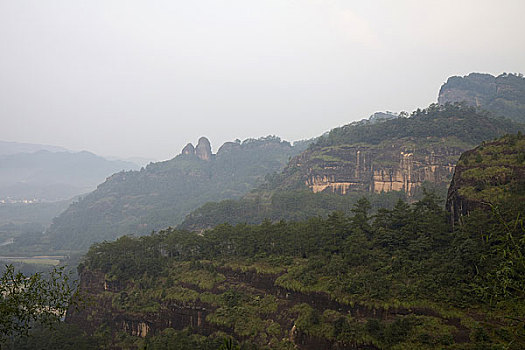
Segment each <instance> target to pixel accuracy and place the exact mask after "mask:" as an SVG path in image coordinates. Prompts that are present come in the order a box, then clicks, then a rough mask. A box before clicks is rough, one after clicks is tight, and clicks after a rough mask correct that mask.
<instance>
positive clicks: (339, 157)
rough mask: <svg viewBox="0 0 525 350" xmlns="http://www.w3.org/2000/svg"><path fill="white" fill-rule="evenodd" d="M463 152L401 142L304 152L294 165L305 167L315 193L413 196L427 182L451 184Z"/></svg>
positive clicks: (306, 179)
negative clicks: (384, 146) (401, 193)
mask: <svg viewBox="0 0 525 350" xmlns="http://www.w3.org/2000/svg"><path fill="white" fill-rule="evenodd" d="M462 151H463V150H462V149H460V148H457V147H447V146H444V145H440V144H437V143H436V144H435V145H432V146H431V147H426V148H423V147H421V148H413V147H410V146H408V145H404V144H402V143H398V144H392V145H390V147H387V148H381V147H366V146H339V147H330V148H326V149H323V150H321V151H319V152H317V154H308V153H305V154H303V155H302V157H300V158H297V159H296V162H295V166H296V167H299V168H302V171H304V182H305V184H306V185H307V186H308V187H309V188H310V189H311V190H312V191H313V192H321V191H331V192H334V193H338V194H343V195H344V194H347V193H349V192H375V193H380V192H389V191H405V192H406V193H407V195H408V196H409V197H410V196H413V195H414V194H415V193H416V191H417V189H418V188H419V187H421V186H422V185H423V183H424V182H426V181H428V182H431V183H434V184H438V185H439V184H443V185H446V184H448V183H449V182H450V179H451V178H452V174H453V171H454V166H455V164H456V161H457V159H459V156H460V154H461V152H462Z"/></svg>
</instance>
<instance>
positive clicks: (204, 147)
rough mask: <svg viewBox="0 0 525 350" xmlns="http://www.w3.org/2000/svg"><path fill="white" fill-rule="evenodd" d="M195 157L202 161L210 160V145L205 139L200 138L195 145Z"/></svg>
mask: <svg viewBox="0 0 525 350" xmlns="http://www.w3.org/2000/svg"><path fill="white" fill-rule="evenodd" d="M195 155H196V156H197V157H198V158H199V159H202V160H210V159H211V157H212V154H211V144H210V141H209V140H208V139H207V138H205V137H201V138H200V139H199V143H198V144H197V147H195Z"/></svg>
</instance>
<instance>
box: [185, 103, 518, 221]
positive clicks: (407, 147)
mask: <svg viewBox="0 0 525 350" xmlns="http://www.w3.org/2000/svg"><path fill="white" fill-rule="evenodd" d="M518 130H523V131H525V126H524V125H523V124H518V123H516V122H512V121H510V120H507V119H503V118H494V117H493V116H491V115H490V114H488V113H486V112H480V111H479V110H476V109H475V108H472V107H468V106H464V105H461V104H453V105H451V104H447V105H442V106H438V105H435V104H433V105H431V106H429V107H428V108H427V109H424V110H419V109H418V110H417V111H415V112H414V113H412V115H411V116H410V117H398V118H395V119H389V120H386V121H382V122H377V123H360V122H359V123H352V124H348V125H345V126H343V127H340V128H335V129H333V130H332V131H330V133H328V134H327V135H323V136H321V137H319V138H318V139H317V141H316V142H314V143H312V144H311V145H310V146H309V148H308V150H307V151H306V152H304V153H303V154H301V155H300V156H299V157H295V158H294V159H292V160H291V161H290V163H289V164H288V166H287V167H286V168H285V169H284V170H283V172H282V173H280V174H273V175H271V176H267V177H266V182H265V183H264V184H262V185H261V186H259V187H258V188H257V189H256V190H254V191H252V192H251V193H249V194H247V195H245V196H244V197H243V198H241V199H239V200H232V199H230V200H225V201H222V202H218V203H207V204H205V205H204V206H202V207H200V208H199V209H197V210H195V211H193V212H192V213H191V214H190V215H188V216H187V217H186V219H185V220H184V221H183V223H182V224H181V225H180V226H179V228H181V229H189V230H202V229H207V228H211V227H214V226H216V225H219V224H222V223H225V222H227V223H230V224H238V223H249V224H259V223H261V222H263V220H264V219H265V218H269V219H271V220H272V221H276V220H289V221H297V220H306V219H308V218H311V217H314V216H322V217H326V216H327V215H329V214H330V213H331V212H333V211H342V212H345V213H349V211H350V208H351V207H352V205H353V204H354V203H355V202H356V201H357V199H358V198H360V197H361V196H363V195H365V196H366V197H367V198H368V199H369V201H370V202H371V203H372V206H373V208H374V209H377V208H381V207H384V208H389V209H391V208H392V207H393V206H394V205H395V203H396V202H397V200H398V199H400V198H401V199H404V200H407V199H409V200H411V201H414V200H418V199H421V198H422V195H423V187H426V188H427V189H428V188H432V189H433V190H435V191H436V192H437V193H439V194H440V195H441V196H443V197H445V195H446V192H447V188H448V185H449V183H450V180H451V178H452V173H451V172H449V171H448V170H442V173H441V175H439V176H436V177H435V178H432V177H429V179H432V181H430V180H429V181H426V182H425V183H424V184H423V185H424V186H420V187H417V188H416V189H415V190H413V193H411V195H412V197H411V198H407V197H406V194H405V193H404V192H388V193H382V194H381V193H377V194H374V193H370V192H369V190H370V188H371V184H370V182H371V179H372V176H373V173H372V171H371V169H373V170H378V171H384V172H385V173H386V174H387V175H388V174H390V173H392V174H395V173H396V171H405V170H404V169H401V168H400V153H401V152H404V153H412V154H413V159H414V164H416V165H417V164H419V165H420V166H421V170H419V171H420V172H419V173H418V174H420V175H419V176H420V177H423V175H424V174H425V172H426V171H428V169H425V168H424V167H425V166H428V165H432V166H434V167H436V165H441V166H444V167H445V168H446V169H448V167H453V166H454V165H455V164H456V162H457V161H458V159H459V156H460V155H461V153H462V152H464V151H467V150H469V149H471V148H473V147H475V146H477V145H478V144H479V143H481V142H483V141H485V140H492V139H494V138H496V137H500V136H502V135H504V134H506V133H509V132H516V131H518ZM357 151H360V152H361V154H362V158H361V161H362V162H363V164H362V169H361V172H360V173H359V174H358V175H353V176H354V178H353V181H356V182H359V183H360V185H359V186H356V187H355V189H352V190H350V191H348V192H347V193H346V194H345V195H344V196H341V195H339V194H334V193H331V192H330V191H329V190H326V191H324V192H322V193H312V191H311V190H310V189H309V188H308V187H307V185H306V183H307V181H308V180H309V179H311V178H312V177H314V176H317V175H318V176H320V177H321V178H322V177H323V176H325V175H328V176H330V175H334V176H340V177H343V178H345V177H348V176H349V175H348V174H355V173H356V168H355V165H353V164H355V163H356V162H357V158H356V156H355V154H356V152H357ZM495 154H499V152H498V151H497V150H495ZM363 157H364V158H363ZM501 157H505V155H504V154H502V155H501ZM364 159H368V160H367V162H368V163H366V166H365V163H364V162H365V160H364ZM494 161H497V160H496V159H494ZM416 165H415V166H416ZM412 171H413V172H415V171H417V170H416V169H415V168H413V169H412ZM416 177H417V176H416ZM386 178H387V179H388V176H386Z"/></svg>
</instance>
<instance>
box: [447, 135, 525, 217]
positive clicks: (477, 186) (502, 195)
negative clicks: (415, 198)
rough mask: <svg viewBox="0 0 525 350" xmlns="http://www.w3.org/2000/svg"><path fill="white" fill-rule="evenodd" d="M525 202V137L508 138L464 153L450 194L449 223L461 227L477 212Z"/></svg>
mask: <svg viewBox="0 0 525 350" xmlns="http://www.w3.org/2000/svg"><path fill="white" fill-rule="evenodd" d="M523 202H525V137H524V136H523V135H522V134H521V133H519V134H517V135H507V136H505V137H503V138H501V139H498V140H496V141H493V142H487V143H484V144H483V145H481V146H478V147H476V148H475V149H473V150H470V151H468V152H465V153H464V154H463V155H462V156H461V158H460V159H459V162H458V165H457V166H456V170H455V173H454V177H453V179H452V183H451V185H450V188H449V190H448V196H447V211H448V212H449V215H450V221H451V222H453V223H458V222H461V221H462V218H463V217H464V216H468V215H470V213H471V212H472V211H474V210H475V209H484V210H489V211H490V210H491V209H492V208H493V207H495V206H499V205H501V203H505V205H507V206H509V205H510V206H512V205H516V206H517V205H519V204H520V203H523Z"/></svg>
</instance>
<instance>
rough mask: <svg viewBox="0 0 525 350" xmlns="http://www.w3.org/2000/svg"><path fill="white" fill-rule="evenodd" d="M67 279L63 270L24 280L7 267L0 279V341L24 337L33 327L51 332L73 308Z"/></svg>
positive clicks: (25, 277) (9, 266)
mask: <svg viewBox="0 0 525 350" xmlns="http://www.w3.org/2000/svg"><path fill="white" fill-rule="evenodd" d="M69 279H70V278H69V275H68V274H67V273H65V272H64V268H55V269H53V270H52V271H51V272H50V273H49V274H47V275H42V274H41V273H35V274H33V275H30V276H26V275H24V274H23V273H21V272H16V271H15V269H14V267H13V266H12V265H8V266H7V267H6V270H5V271H4V273H3V275H2V276H1V277H0V340H6V339H7V338H10V337H12V336H15V335H22V336H24V335H27V334H28V332H29V330H30V329H31V328H32V326H33V325H35V324H39V325H40V326H41V327H46V328H52V327H53V326H54V325H55V324H56V323H57V322H58V321H59V320H60V319H61V318H63V317H64V316H65V314H66V311H67V309H68V307H70V306H73V304H72V303H71V301H72V300H73V299H72V298H73V296H74V295H75V296H76V292H75V287H74V286H72V285H71V284H70V280H69ZM76 300H77V302H78V301H79V300H80V299H79V298H78V297H77V298H76Z"/></svg>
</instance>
